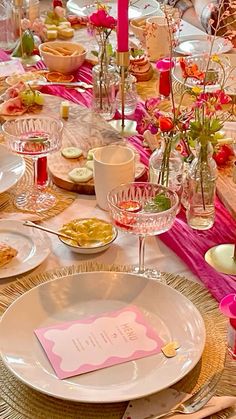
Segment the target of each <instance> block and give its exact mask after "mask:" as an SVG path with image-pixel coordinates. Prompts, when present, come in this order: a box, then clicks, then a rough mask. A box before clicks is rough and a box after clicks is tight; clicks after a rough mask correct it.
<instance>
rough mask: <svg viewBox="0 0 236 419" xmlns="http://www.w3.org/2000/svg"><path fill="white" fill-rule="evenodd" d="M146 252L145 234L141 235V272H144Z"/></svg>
mask: <svg viewBox="0 0 236 419" xmlns="http://www.w3.org/2000/svg"><path fill="white" fill-rule="evenodd" d="M144 253H145V236H139V273H140V274H143V273H144V271H145V268H144Z"/></svg>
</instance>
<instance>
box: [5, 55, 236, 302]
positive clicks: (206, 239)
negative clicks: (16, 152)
mask: <svg viewBox="0 0 236 419" xmlns="http://www.w3.org/2000/svg"><path fill="white" fill-rule="evenodd" d="M0 59H1V60H2V61H3V60H6V59H8V57H7V55H6V54H5V53H2V52H1V51H0ZM36 68H37V69H43V68H44V65H43V63H42V62H39V63H37V66H36ZM91 69H92V66H91V64H89V63H87V62H86V63H85V64H83V66H82V67H80V69H79V70H78V71H77V73H76V74H75V80H80V81H85V82H87V83H91V81H92V73H91ZM42 91H43V93H48V94H51V95H56V96H60V97H62V98H64V99H67V100H70V101H72V102H75V103H77V104H79V105H82V106H85V107H91V103H92V90H91V89H88V90H86V91H85V92H82V93H80V92H78V91H76V90H75V89H66V88H64V87H61V86H45V87H43V90H42ZM142 107H143V104H142V103H141V102H140V103H139V104H138V107H137V109H136V113H135V115H134V117H133V118H134V119H136V120H137V118H138V116H139V111H140V110H141V109H142ZM118 117H119V116H118V115H116V118H118ZM128 140H129V141H130V143H131V144H133V146H134V147H135V148H136V149H137V150H138V151H139V154H140V157H141V161H142V162H143V163H144V164H145V165H146V166H148V162H149V157H150V151H149V150H148V149H146V148H145V147H144V146H143V137H142V136H141V135H135V136H133V137H130V138H129V139H128ZM158 237H159V239H160V240H162V241H163V242H164V243H165V244H166V245H167V246H168V247H169V248H171V249H172V250H173V251H174V252H175V253H176V254H177V255H178V256H179V257H180V258H181V259H182V260H183V261H184V262H185V263H186V265H187V266H188V267H189V268H190V269H191V271H192V272H193V273H194V274H196V275H197V276H198V278H199V279H200V280H201V281H202V283H203V284H204V285H205V287H206V288H207V289H208V290H209V291H210V292H211V294H212V295H213V296H214V297H215V298H216V299H217V300H218V301H220V300H221V299H222V298H223V297H224V296H225V295H227V294H230V293H234V292H236V276H233V275H232V276H231V275H224V274H220V273H218V272H216V271H215V270H214V269H213V268H211V267H210V266H209V265H208V264H207V263H206V262H205V260H204V255H205V252H206V251H207V250H208V249H209V248H210V247H212V246H215V245H217V244H222V243H235V241H236V222H235V221H234V220H233V218H232V217H231V215H230V214H229V212H228V211H227V210H226V209H225V207H224V206H223V204H222V203H221V202H220V201H219V199H216V221H215V224H214V226H213V227H212V228H211V229H210V230H207V231H196V230H192V229H191V228H190V227H189V226H188V225H187V223H186V217H185V211H184V210H181V212H180V213H179V214H178V216H177V218H176V221H175V223H174V226H173V227H172V229H171V230H170V231H168V232H167V233H164V234H162V235H160V236H158Z"/></svg>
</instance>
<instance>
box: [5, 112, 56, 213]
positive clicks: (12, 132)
mask: <svg viewBox="0 0 236 419" xmlns="http://www.w3.org/2000/svg"><path fill="white" fill-rule="evenodd" d="M2 130H3V133H4V136H5V141H6V143H7V145H8V148H9V149H10V150H12V151H13V152H14V153H17V154H20V155H23V156H25V157H30V158H31V160H32V161H33V167H34V183H33V185H32V188H30V189H29V190H26V191H23V192H21V193H20V194H19V195H17V196H16V198H15V206H16V207H17V208H19V209H20V210H23V211H30V212H39V211H45V210H48V209H49V208H51V207H53V206H54V205H55V203H56V197H55V196H54V195H53V194H52V193H51V192H49V191H47V190H46V189H42V188H39V187H38V185H37V160H38V158H39V157H45V156H47V154H49V153H52V152H54V151H56V150H58V149H59V148H60V146H61V140H62V131H63V123H62V121H60V120H59V119H56V118H52V117H47V116H26V117H20V118H17V119H15V120H9V121H7V122H5V123H4V124H3V126H2Z"/></svg>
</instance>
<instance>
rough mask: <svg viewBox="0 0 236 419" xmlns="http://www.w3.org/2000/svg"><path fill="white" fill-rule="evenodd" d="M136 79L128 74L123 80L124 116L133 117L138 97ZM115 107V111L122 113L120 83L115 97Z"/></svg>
mask: <svg viewBox="0 0 236 419" xmlns="http://www.w3.org/2000/svg"><path fill="white" fill-rule="evenodd" d="M135 83H136V78H135V77H134V76H133V75H132V74H128V75H127V77H126V80H125V91H124V97H125V115H133V113H134V111H135V109H136V106H137V103H138V96H137V90H136V85H135ZM116 107H117V110H118V111H119V112H120V113H121V112H122V100H121V83H119V90H118V92H117V95H116Z"/></svg>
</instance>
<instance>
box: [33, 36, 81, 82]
mask: <svg viewBox="0 0 236 419" xmlns="http://www.w3.org/2000/svg"><path fill="white" fill-rule="evenodd" d="M57 47H59V48H68V49H69V50H71V53H73V52H75V51H78V53H77V54H76V55H74V56H70V55H54V54H53V53H50V52H49V51H46V49H47V48H50V49H52V50H53V49H55V48H57ZM39 52H40V55H41V57H42V59H43V61H44V63H45V65H46V66H47V67H48V69H49V70H50V71H58V72H60V73H63V74H70V73H73V72H74V71H76V70H78V68H79V67H81V65H82V64H83V62H84V60H85V58H86V54H87V51H86V50H85V48H84V46H83V45H82V44H77V43H74V42H63V41H61V42H59V41H58V42H57V41H53V42H44V44H40V45H39Z"/></svg>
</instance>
